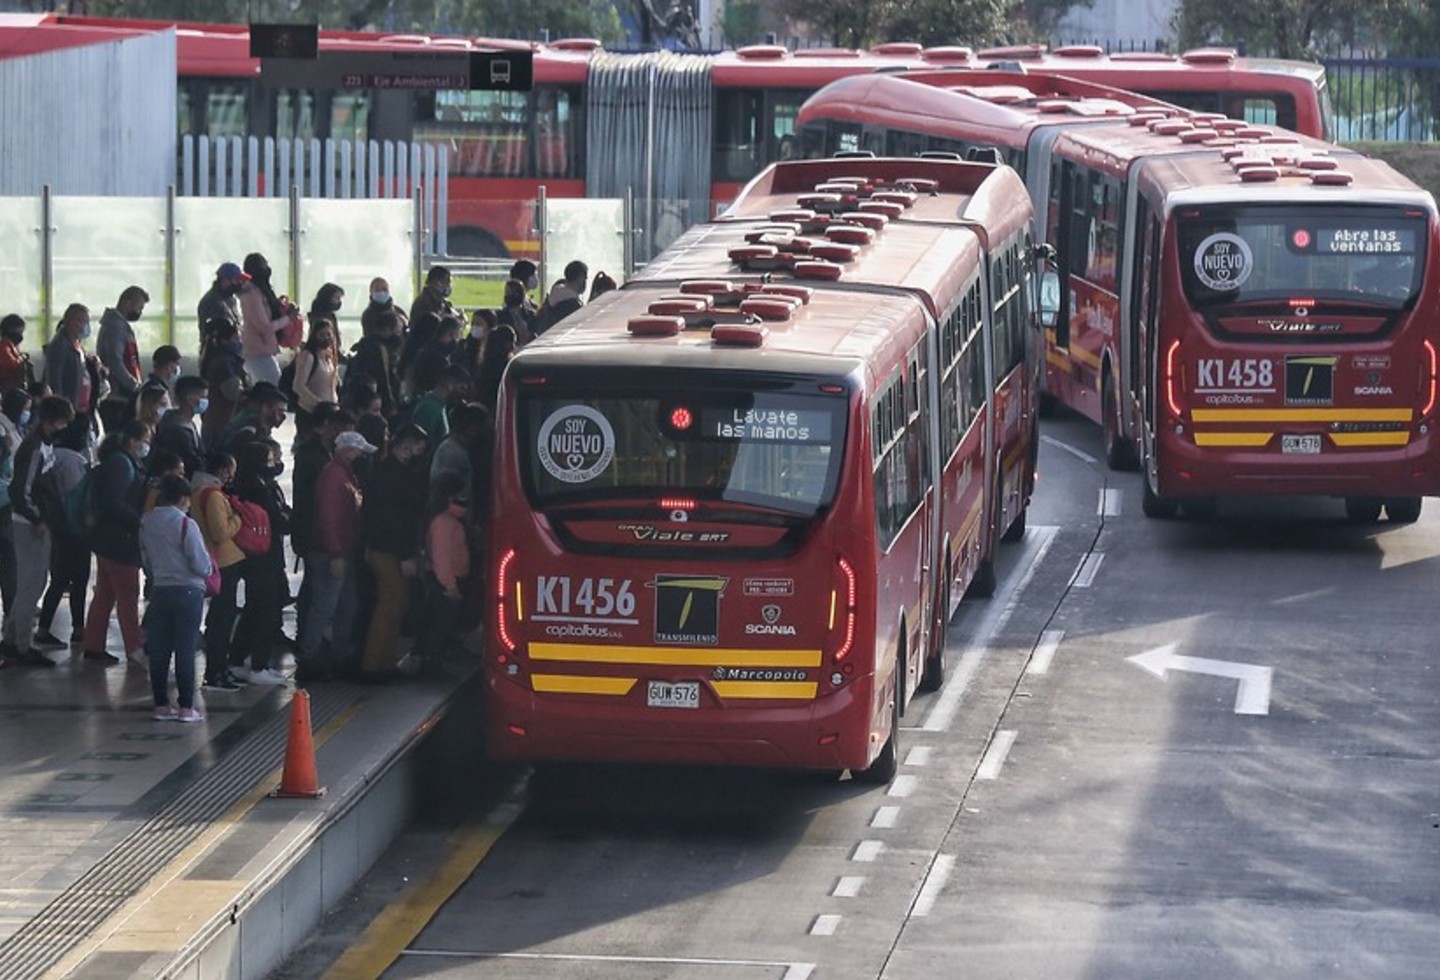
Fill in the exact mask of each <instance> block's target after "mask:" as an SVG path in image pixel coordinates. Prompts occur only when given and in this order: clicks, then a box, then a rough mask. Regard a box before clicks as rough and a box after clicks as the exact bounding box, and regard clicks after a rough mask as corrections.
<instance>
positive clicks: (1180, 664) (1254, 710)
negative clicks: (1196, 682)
mask: <svg viewBox="0 0 1440 980" xmlns="http://www.w3.org/2000/svg"><path fill="white" fill-rule="evenodd" d="M1179 646H1180V644H1178V643H1167V644H1165V645H1164V646H1163V647H1156V648H1155V649H1153V650H1146V651H1145V652H1144V653H1137V654H1136V655H1135V656H1133V657H1126V658H1125V659H1126V660H1129V661H1130V662H1131V663H1133V664H1135V665H1136V666H1137V667H1140V668H1142V669H1144V670H1147V671H1149V672H1150V673H1152V674H1154V675H1155V676H1156V677H1158V678H1160V679H1161V680H1162V681H1163V680H1164V679H1165V674H1166V672H1167V671H1171V670H1185V671H1189V672H1190V673H1192V674H1209V675H1210V676H1212V677H1230V678H1233V679H1235V680H1237V681H1239V682H1240V689H1239V691H1237V692H1236V694H1235V713H1236V714H1237V715H1268V714H1269V713H1270V678H1271V676H1272V675H1273V674H1274V671H1273V670H1271V669H1270V668H1269V667H1261V666H1260V665H1259V664H1237V663H1233V662H1231V661H1228V660H1206V659H1204V658H1203V657H1182V656H1180V655H1179V654H1177V653H1176V652H1175V651H1176V649H1177V648H1178V647H1179Z"/></svg>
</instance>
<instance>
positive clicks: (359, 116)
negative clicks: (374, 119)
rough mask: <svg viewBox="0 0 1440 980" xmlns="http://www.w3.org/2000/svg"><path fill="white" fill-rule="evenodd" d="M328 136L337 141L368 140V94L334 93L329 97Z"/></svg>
mask: <svg viewBox="0 0 1440 980" xmlns="http://www.w3.org/2000/svg"><path fill="white" fill-rule="evenodd" d="M330 136H331V138H333V139H337V140H368V139H369V138H370V93H369V92H336V93H335V94H334V95H332V96H331V97H330Z"/></svg>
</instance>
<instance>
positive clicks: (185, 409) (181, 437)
mask: <svg viewBox="0 0 1440 980" xmlns="http://www.w3.org/2000/svg"><path fill="white" fill-rule="evenodd" d="M175 401H176V403H177V404H176V406H175V407H174V408H172V409H170V411H168V412H166V413H165V414H164V416H162V417H161V419H160V424H159V425H158V426H157V427H156V429H155V448H156V449H164V450H165V451H167V452H172V453H174V454H175V455H176V456H179V457H180V460H181V461H182V462H183V463H184V464H185V476H186V477H187V478H191V477H194V476H195V474H196V473H197V472H199V470H200V467H201V466H203V465H204V464H205V453H204V450H203V448H202V443H201V439H200V427H201V419H202V418H203V417H204V415H205V410H206V409H207V408H209V407H210V386H209V385H207V384H206V383H205V379H204V378H197V377H195V376H194V375H186V376H185V377H183V378H181V379H179V380H178V381H176V382H175Z"/></svg>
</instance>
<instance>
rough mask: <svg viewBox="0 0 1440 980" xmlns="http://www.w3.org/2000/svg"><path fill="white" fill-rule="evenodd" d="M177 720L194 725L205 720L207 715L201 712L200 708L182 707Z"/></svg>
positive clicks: (176, 717)
mask: <svg viewBox="0 0 1440 980" xmlns="http://www.w3.org/2000/svg"><path fill="white" fill-rule="evenodd" d="M175 720H176V721H178V722H180V723H181V724H186V725H193V724H195V723H196V722H200V721H204V720H205V716H204V715H203V714H201V713H200V709H199V708H181V709H180V711H179V713H178V714H176V716H175Z"/></svg>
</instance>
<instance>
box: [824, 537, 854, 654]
mask: <svg viewBox="0 0 1440 980" xmlns="http://www.w3.org/2000/svg"><path fill="white" fill-rule="evenodd" d="M835 564H836V567H837V568H838V569H839V572H840V575H839V577H838V578H837V579H836V581H835V586H834V587H833V588H832V589H831V590H830V632H831V635H832V636H834V637H835V639H836V647H835V651H834V653H833V654H832V655H831V656H832V657H834V660H835V662H836V663H837V664H838V663H840V662H841V661H842V660H844V659H845V658H846V657H848V656H850V651H851V649H852V648H853V647H854V646H855V616H856V613H857V611H858V609H859V605H860V601H859V595H858V594H857V593H858V591H859V590H858V589H857V587H856V583H855V566H854V565H852V564H850V562H849V561H848V560H847V559H845V558H841V559H839V560H838V561H836V563H835Z"/></svg>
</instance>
